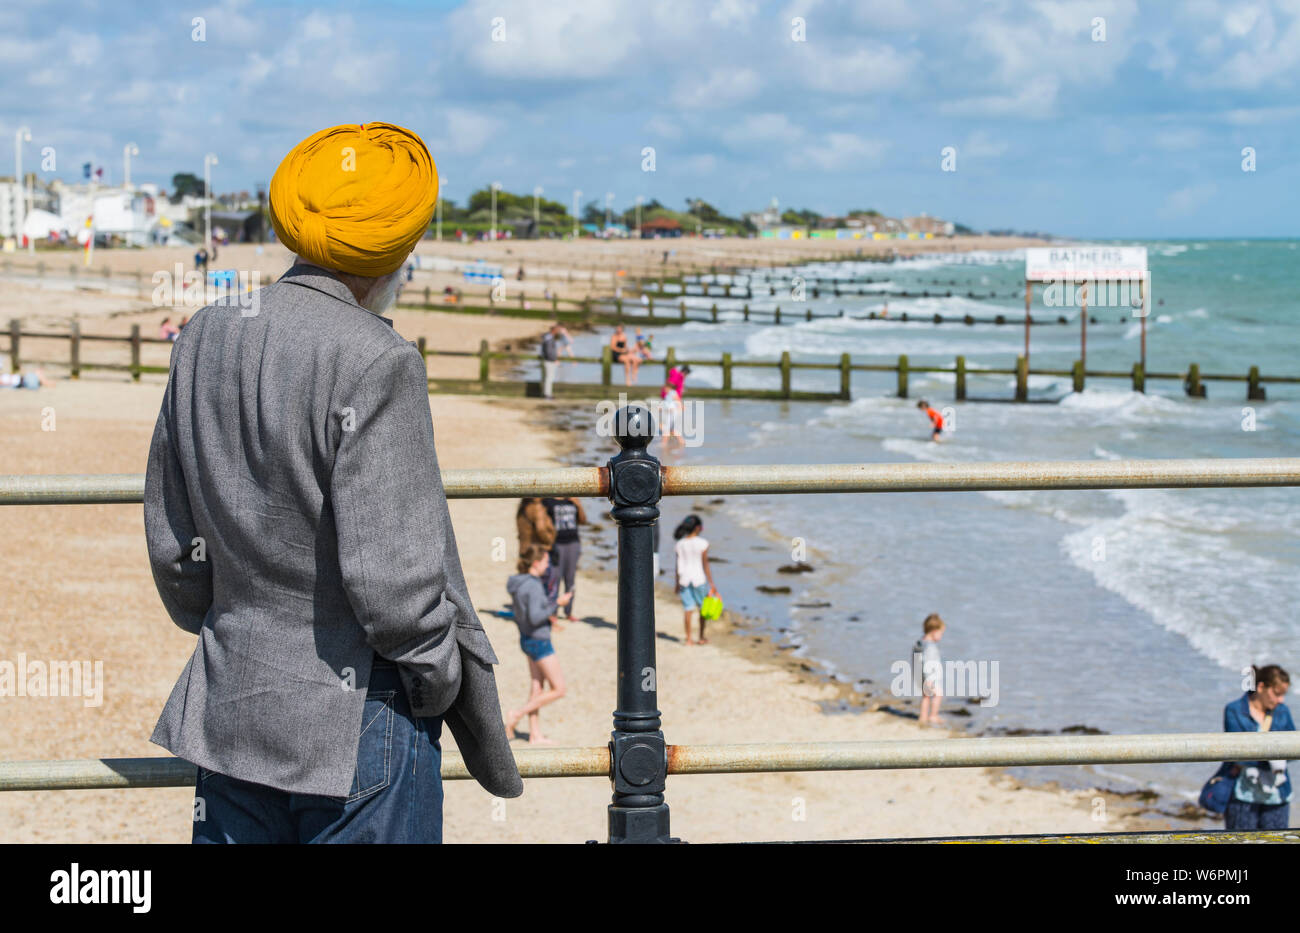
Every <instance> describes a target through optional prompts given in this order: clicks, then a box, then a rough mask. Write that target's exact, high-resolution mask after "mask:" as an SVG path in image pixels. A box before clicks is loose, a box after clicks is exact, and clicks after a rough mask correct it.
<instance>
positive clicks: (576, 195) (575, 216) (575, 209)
mask: <svg viewBox="0 0 1300 933" xmlns="http://www.w3.org/2000/svg"><path fill="white" fill-rule="evenodd" d="M581 197H582V192H581V191H579V190H578V189H577V188H574V189H573V238H574V239H575V240H576V239H577V238H578V200H579V199H580V198H581Z"/></svg>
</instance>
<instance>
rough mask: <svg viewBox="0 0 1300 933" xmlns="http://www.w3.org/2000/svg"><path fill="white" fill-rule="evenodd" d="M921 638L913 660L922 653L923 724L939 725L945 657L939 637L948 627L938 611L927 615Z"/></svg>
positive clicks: (914, 649)
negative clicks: (940, 647)
mask: <svg viewBox="0 0 1300 933" xmlns="http://www.w3.org/2000/svg"><path fill="white" fill-rule="evenodd" d="M921 628H922V637H921V640H920V641H918V642H917V643H916V647H915V648H913V649H912V651H913V661H915V660H916V656H917V655H920V662H921V717H920V718H921V725H923V726H926V725H936V726H937V725H939V724H940V719H939V704H940V703H942V702H943V658H942V656H941V655H940V654H939V639H941V638H943V632H944V629H945V628H947V626H946V625H944V623H943V619H941V618H939V616H938V615H937V614H936V613H933V612H932V613H930V614H929V615H928V616H926V617H925V623H924V624H923V625H922V627H921Z"/></svg>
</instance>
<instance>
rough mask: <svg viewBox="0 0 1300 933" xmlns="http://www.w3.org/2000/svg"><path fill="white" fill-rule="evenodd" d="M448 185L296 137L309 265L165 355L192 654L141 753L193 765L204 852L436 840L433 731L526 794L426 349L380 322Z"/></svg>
mask: <svg viewBox="0 0 1300 933" xmlns="http://www.w3.org/2000/svg"><path fill="white" fill-rule="evenodd" d="M437 191H438V177H437V172H436V169H435V167H434V164H433V159H432V158H431V157H430V155H429V151H428V149H426V148H425V146H424V143H423V142H422V141H421V140H420V138H419V137H418V136H417V135H416V134H415V133H412V132H411V131H410V130H406V129H403V128H402V127H399V126H393V125H391V124H387V123H368V124H364V125H361V126H336V127H333V128H331V129H327V130H322V131H321V132H319V133H316V134H315V135H313V136H310V137H308V138H307V139H305V140H303V141H302V142H301V143H299V144H298V145H297V146H296V147H294V149H293V150H292V151H291V152H290V153H289V154H288V155H287V156H286V157H285V159H284V161H283V162H282V163H281V164H280V167H279V169H278V170H277V171H276V173H275V177H274V178H273V180H272V182H271V192H270V207H271V221H272V223H273V224H274V226H275V230H276V233H277V234H279V236H280V239H281V241H282V242H284V243H285V244H286V245H288V246H289V248H290V249H292V250H293V251H294V252H296V253H297V255H298V261H297V262H296V263H295V265H294V266H293V268H291V269H290V270H289V271H288V272H287V273H286V274H285V275H284V277H283V278H281V279H280V280H279V281H278V282H276V283H275V284H274V285H271V286H270V287H268V288H265V289H263V290H261V291H260V292H256V293H254V295H253V298H254V301H252V302H251V303H249V302H247V300H245V301H244V303H243V304H241V303H240V301H239V299H233V300H230V301H227V302H217V303H216V304H213V305H210V306H209V307H207V308H204V309H203V310H201V311H199V312H198V313H197V314H195V315H194V317H193V318H192V319H191V320H190V323H189V324H188V325H187V326H186V328H185V330H184V331H182V333H181V336H180V338H179V339H178V340H177V341H176V343H175V344H174V348H173V350H172V365H171V372H170V375H169V377H168V381H167V391H166V394H165V395H164V397H163V403H162V410H161V412H160V413H159V416H158V422H157V426H156V428H155V430H154V436H153V442H152V444H151V446H150V450H149V463H148V471H147V473H146V477H145V499H144V518H145V531H146V536H147V543H148V548H149V557H150V561H151V563H152V565H153V573H154V580H155V582H156V583H157V586H158V593H159V595H160V596H161V598H162V602H163V605H164V606H165V607H166V608H167V611H168V613H169V614H170V615H171V617H172V619H173V621H174V622H175V623H176V624H177V625H178V626H180V627H181V628H182V629H184V630H186V631H187V632H190V633H191V634H194V635H196V636H198V643H197V646H196V647H195V650H194V654H193V656H192V657H191V658H190V661H189V664H188V666H187V667H186V668H185V671H184V672H183V673H182V674H181V677H180V679H179V681H178V682H177V684H176V686H175V688H174V689H173V690H172V694H171V697H170V698H169V699H168V701H167V705H166V707H165V708H164V709H163V712H162V716H161V718H160V719H159V721H158V726H157V728H156V729H155V730H154V734H153V741H154V742H156V743H158V744H160V745H162V746H163V747H165V748H167V749H169V750H170V751H172V752H173V753H175V754H176V755H178V756H179V757H181V758H183V759H185V760H187V761H191V762H193V763H194V764H195V765H197V766H198V782H197V786H196V790H195V799H196V807H195V814H196V819H195V823H194V841H195V842H267V843H286V842H438V841H441V838H442V784H441V778H440V769H441V745H440V744H439V737H440V735H441V732H442V724H443V723H444V722H445V723H446V724H447V726H448V727H449V728H450V730H451V732H452V735H453V736H454V737H455V739H456V745H457V747H458V748H459V750H460V751H461V753H462V754H463V755H464V757H465V762H466V764H467V766H468V767H469V770H470V772H471V773H472V774H473V775H474V777H475V778H476V779H477V780H478V781H479V783H480V784H482V785H483V786H484V787H485V788H486V789H487V790H488V791H489V792H490V793H492V794H493V795H495V796H499V797H517V796H518V795H519V794H521V793H522V792H523V784H522V782H521V781H520V779H519V772H518V769H517V768H516V766H515V762H514V757H513V755H512V754H511V752H510V746H509V743H508V741H507V739H506V737H505V730H504V724H503V721H502V717H501V707H500V702H499V700H498V697H497V690H496V680H495V677H494V675H493V672H492V665H494V664H496V663H497V658H496V655H495V654H494V653H493V650H492V646H491V644H490V643H489V642H488V638H487V635H486V634H485V633H484V631H483V628H482V625H481V624H480V622H479V620H478V615H477V613H476V612H475V610H474V607H473V605H472V603H471V600H470V596H469V592H468V590H467V588H466V584H465V577H464V574H463V572H462V570H461V566H460V558H459V555H458V553H457V550H456V539H455V535H454V534H453V531H452V527H451V520H450V517H449V514H448V510H447V500H446V496H445V494H444V492H443V487H442V478H441V474H440V473H439V470H438V461H437V455H436V453H435V450H434V436H433V422H432V419H431V417H430V412H429V400H428V383H427V381H426V373H425V366H424V359H423V358H422V357H421V355H420V353H419V351H418V350H417V349H416V348H415V346H414V345H413V344H411V343H410V342H408V341H406V340H404V339H402V338H401V337H400V336H399V335H398V334H397V333H396V332H395V331H394V330H393V326H392V322H391V321H390V320H389V319H387V318H385V317H382V316H381V315H382V313H383V312H384V311H385V310H386V309H387V307H388V306H389V305H391V303H392V300H393V295H394V294H395V292H396V287H397V282H398V281H399V280H400V274H401V268H402V266H403V264H404V262H405V261H406V259H407V257H408V256H409V255H410V253H411V250H412V249H413V248H414V246H415V244H416V243H417V242H418V241H419V239H420V238H421V237H422V236H423V235H424V233H425V231H426V230H427V229H428V227H429V221H430V219H431V217H432V215H433V210H434V204H435V199H436V198H437ZM200 801H201V803H200Z"/></svg>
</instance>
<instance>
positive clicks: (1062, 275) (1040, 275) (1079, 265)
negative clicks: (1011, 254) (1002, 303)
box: [1025, 246, 1147, 282]
mask: <svg viewBox="0 0 1300 933" xmlns="http://www.w3.org/2000/svg"><path fill="white" fill-rule="evenodd" d="M1146 276H1147V248H1146V247H1145V246H1049V247H1042V248H1031V249H1026V250H1025V280H1026V281H1029V282H1050V281H1076V282H1082V281H1093V282H1096V281H1126V280H1132V279H1145V278H1146Z"/></svg>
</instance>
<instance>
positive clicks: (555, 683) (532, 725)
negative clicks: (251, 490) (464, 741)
mask: <svg viewBox="0 0 1300 933" xmlns="http://www.w3.org/2000/svg"><path fill="white" fill-rule="evenodd" d="M550 563H551V557H550V552H549V551H548V550H547V549H546V548H545V547H543V546H542V545H540V544H530V545H528V546H527V547H526V548H525V549H524V551H523V553H522V554H521V555H520V557H519V564H518V569H519V572H518V573H517V574H515V575H514V576H512V577H511V578H510V579H509V580H508V581H506V592H508V593H509V594H510V598H511V600H512V601H513V604H514V615H515V625H517V626H518V627H519V647H520V649H522V651H523V652H524V654H525V655H526V656H527V657H528V675H529V680H530V683H531V688H530V692H529V695H528V702H526V703H525V704H524V705H523V706H521V707H519V709H513V710H511V711H510V712H509V713H507V714H506V735H507V736H508V737H509V738H512V739H513V738H517V736H516V735H515V726H516V725H517V724H518V723H519V720H520V719H522V718H523V717H525V716H527V717H528V741H529V743H530V744H533V745H553V744H554V743H553V742H551V740H550V739H548V738H546V737H545V736H544V735H542V723H541V716H540V715H539V714H538V710H540V709H541V708H542V707H543V706H545V705H546V704H547V703H554V702H555V701H556V700H558V699H560V697H562V696H564V672H563V671H561V670H560V659H559V658H557V657H556V656H555V648H554V646H553V645H552V644H551V625H552V624H553V623H555V621H556V620H555V612H556V610H557V609H558V607H560V606H564V605H567V604H568V602H569V601H570V600H571V599H573V591H572V590H570V591H569V592H567V593H565V594H564V595H563V596H561V597H559V599H548V598H547V595H546V584H544V583H543V582H542V578H543V577H544V576H545V575H546V571H547V569H548V567H549V566H550Z"/></svg>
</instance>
